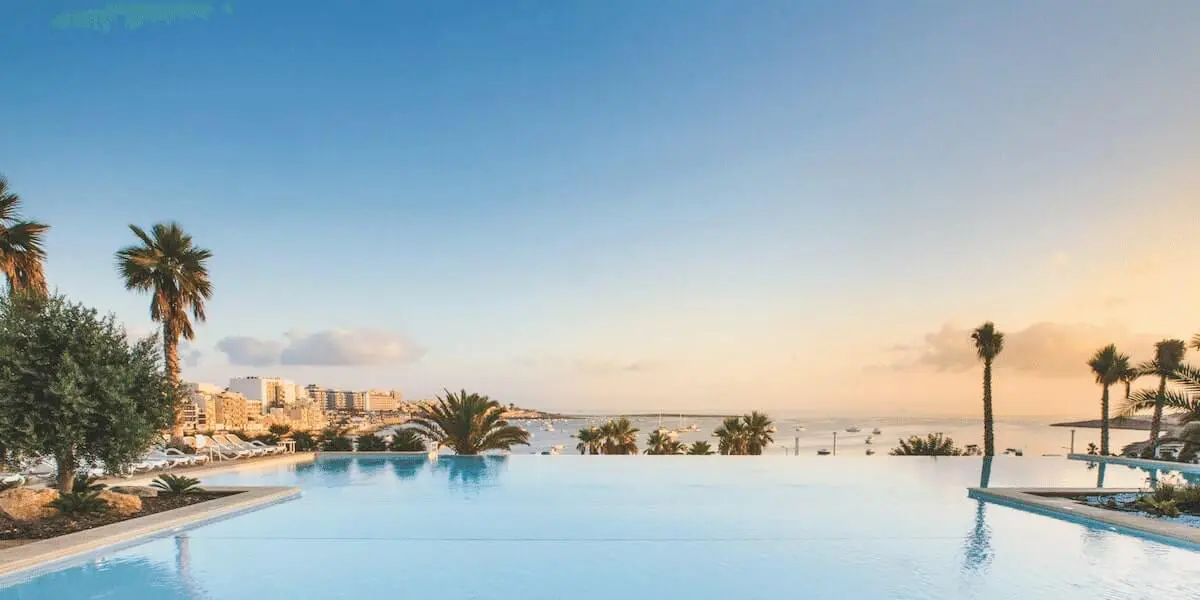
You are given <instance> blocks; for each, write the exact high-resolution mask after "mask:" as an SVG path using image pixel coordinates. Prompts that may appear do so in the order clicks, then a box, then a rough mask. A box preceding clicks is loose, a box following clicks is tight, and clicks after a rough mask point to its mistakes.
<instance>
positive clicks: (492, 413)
mask: <svg viewBox="0 0 1200 600" xmlns="http://www.w3.org/2000/svg"><path fill="white" fill-rule="evenodd" d="M503 413H504V407H503V406H501V405H500V403H499V402H496V401H495V400H492V399H490V398H488V397H487V396H481V395H479V394H468V393H467V391H466V390H462V391H461V392H460V393H458V394H454V393H452V392H450V391H449V390H445V395H444V396H438V397H437V402H436V403H435V404H432V405H430V406H427V407H422V408H421V410H420V412H418V413H417V415H416V416H414V417H413V418H412V420H411V421H409V424H410V425H411V427H412V428H413V430H414V431H415V432H416V433H417V435H419V436H421V437H422V438H424V439H426V440H428V441H430V442H432V443H434V444H436V445H437V446H438V447H441V446H445V447H448V448H450V449H451V450H454V453H455V454H465V455H475V454H480V453H482V452H487V451H489V450H510V449H512V447H513V446H516V445H525V446H527V445H529V432H527V431H525V430H523V429H521V428H520V427H517V426H515V425H509V424H508V421H505V420H504V418H503V417H502V415H503Z"/></svg>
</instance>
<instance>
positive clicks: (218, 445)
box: [196, 435, 253, 460]
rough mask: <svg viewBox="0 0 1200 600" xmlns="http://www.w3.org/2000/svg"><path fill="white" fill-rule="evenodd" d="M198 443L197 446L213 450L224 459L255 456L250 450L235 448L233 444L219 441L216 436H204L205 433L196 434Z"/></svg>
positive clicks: (212, 451)
mask: <svg viewBox="0 0 1200 600" xmlns="http://www.w3.org/2000/svg"><path fill="white" fill-rule="evenodd" d="M196 444H197V446H196V447H197V448H204V449H205V450H207V451H208V452H211V453H212V454H214V455H216V456H217V458H220V459H222V460H232V459H237V458H246V457H248V456H253V453H251V452H250V451H249V450H242V449H240V448H235V447H233V446H230V445H228V444H224V443H222V442H220V441H218V440H217V439H216V438H210V437H208V436H204V435H197V436H196Z"/></svg>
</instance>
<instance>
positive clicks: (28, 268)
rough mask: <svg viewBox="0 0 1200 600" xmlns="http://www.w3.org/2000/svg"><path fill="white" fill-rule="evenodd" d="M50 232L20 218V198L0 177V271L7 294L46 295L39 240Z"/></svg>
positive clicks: (35, 223) (45, 227) (42, 253)
mask: <svg viewBox="0 0 1200 600" xmlns="http://www.w3.org/2000/svg"><path fill="white" fill-rule="evenodd" d="M49 230H50V226H49V225H45V224H42V223H37V222H34V221H26V220H24V219H22V218H21V198H20V196H17V194H16V193H15V192H12V191H9V189H8V179H6V178H5V177H4V176H3V175H0V271H3V272H4V277H5V279H7V280H8V292H9V293H10V294H12V293H14V292H16V293H31V294H35V295H36V296H40V297H45V296H46V293H47V289H46V275H45V271H44V264H45V262H46V251H45V250H43V249H42V241H43V238H45V236H46V232H47V231H49Z"/></svg>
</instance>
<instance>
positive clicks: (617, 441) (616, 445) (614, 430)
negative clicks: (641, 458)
mask: <svg viewBox="0 0 1200 600" xmlns="http://www.w3.org/2000/svg"><path fill="white" fill-rule="evenodd" d="M637 434H638V428H636V427H634V426H633V423H632V422H630V420H629V419H627V418H625V417H621V418H620V419H615V420H611V421H609V422H607V423H605V424H604V425H601V426H600V437H601V438H602V439H603V440H604V443H603V445H602V446H601V448H600V450H601V454H637V453H638V447H637Z"/></svg>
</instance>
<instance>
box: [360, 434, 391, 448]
mask: <svg viewBox="0 0 1200 600" xmlns="http://www.w3.org/2000/svg"><path fill="white" fill-rule="evenodd" d="M387 449H388V443H387V441H385V440H384V439H383V438H381V437H379V436H377V435H375V434H373V433H364V434H362V435H360V436H358V451H359V452H383V451H384V450H387Z"/></svg>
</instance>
